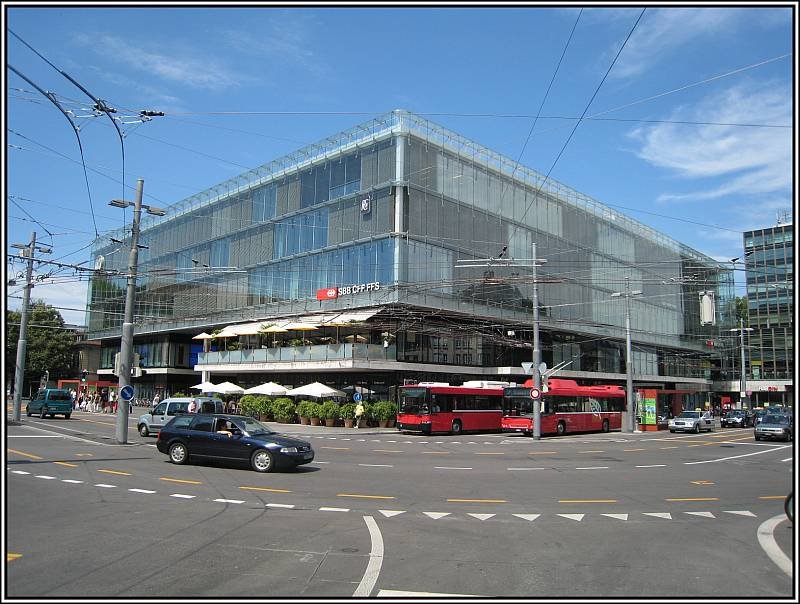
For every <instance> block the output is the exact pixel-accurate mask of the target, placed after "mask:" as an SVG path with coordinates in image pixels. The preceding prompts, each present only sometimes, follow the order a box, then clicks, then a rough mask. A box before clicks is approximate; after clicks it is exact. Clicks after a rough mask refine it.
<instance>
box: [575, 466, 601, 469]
mask: <svg viewBox="0 0 800 604" xmlns="http://www.w3.org/2000/svg"><path fill="white" fill-rule="evenodd" d="M575 469H576V470H608V466H589V467H588V468H575Z"/></svg>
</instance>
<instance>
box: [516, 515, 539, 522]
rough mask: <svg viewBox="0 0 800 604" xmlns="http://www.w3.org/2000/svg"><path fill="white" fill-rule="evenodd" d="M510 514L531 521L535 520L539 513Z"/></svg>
mask: <svg viewBox="0 0 800 604" xmlns="http://www.w3.org/2000/svg"><path fill="white" fill-rule="evenodd" d="M511 515H512V516H516V517H517V518H522V519H523V520H527V521H528V522H533V521H534V520H536V519H537V518H538V517H539V516H541V514H511Z"/></svg>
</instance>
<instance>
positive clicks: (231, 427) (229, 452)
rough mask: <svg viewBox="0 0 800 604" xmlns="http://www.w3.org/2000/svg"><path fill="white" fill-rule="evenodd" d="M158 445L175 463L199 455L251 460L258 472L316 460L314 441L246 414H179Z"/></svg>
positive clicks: (163, 429)
mask: <svg viewBox="0 0 800 604" xmlns="http://www.w3.org/2000/svg"><path fill="white" fill-rule="evenodd" d="M221 430H225V431H221ZM156 446H157V447H158V450H159V451H161V452H162V453H166V454H167V455H169V458H170V461H172V463H175V464H179V465H180V464H185V463H187V462H189V461H190V460H191V459H195V458H196V459H215V460H224V461H229V462H238V463H249V464H250V467H251V468H252V469H253V470H255V471H256V472H272V471H274V470H275V469H277V468H281V467H296V466H299V465H301V464H306V463H309V462H311V461H313V460H314V450H313V449H312V448H311V443H308V442H306V441H304V440H298V439H296V438H289V437H288V436H282V435H281V434H278V433H277V432H273V431H272V430H270V429H269V428H267V427H266V426H265V425H264V424H262V423H261V422H259V421H257V420H255V419H253V418H252V417H246V416H243V415H228V414H207V413H200V414H185V415H178V416H176V417H174V418H173V419H172V420H171V421H170V422H169V423H167V425H166V426H164V427H163V428H162V429H161V431H160V432H159V433H158V440H157V441H156Z"/></svg>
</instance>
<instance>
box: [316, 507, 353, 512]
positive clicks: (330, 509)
mask: <svg viewBox="0 0 800 604" xmlns="http://www.w3.org/2000/svg"><path fill="white" fill-rule="evenodd" d="M319 511H320V512H349V511H350V508H325V507H322V508H319Z"/></svg>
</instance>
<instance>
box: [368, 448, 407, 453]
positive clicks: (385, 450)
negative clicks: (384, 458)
mask: <svg viewBox="0 0 800 604" xmlns="http://www.w3.org/2000/svg"><path fill="white" fill-rule="evenodd" d="M373 451H375V452H376V453H402V451H399V450H397V449H373Z"/></svg>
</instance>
